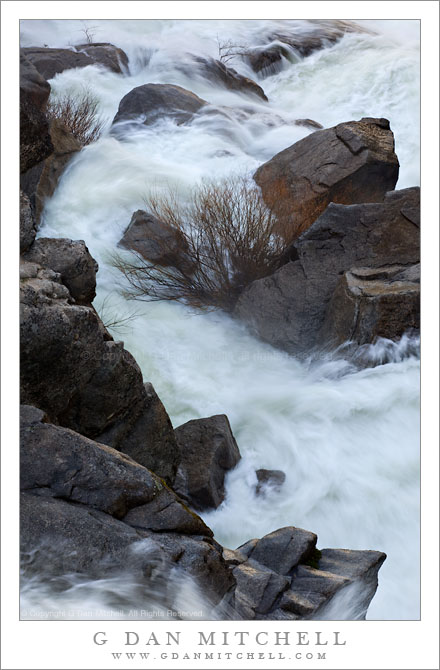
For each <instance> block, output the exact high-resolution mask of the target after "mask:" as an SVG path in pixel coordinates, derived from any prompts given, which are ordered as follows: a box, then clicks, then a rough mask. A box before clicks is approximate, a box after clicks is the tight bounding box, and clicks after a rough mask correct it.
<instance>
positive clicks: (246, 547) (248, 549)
mask: <svg viewBox="0 0 440 670" xmlns="http://www.w3.org/2000/svg"><path fill="white" fill-rule="evenodd" d="M257 542H259V539H258V538H257V537H255V538H253V539H252V540H248V541H247V542H245V543H244V544H242V545H240V546H239V547H237V549H236V550H235V551H237V552H239V553H240V554H242V555H243V556H246V558H249V556H250V555H251V553H252V551H253V550H254V549H255V547H256V545H257Z"/></svg>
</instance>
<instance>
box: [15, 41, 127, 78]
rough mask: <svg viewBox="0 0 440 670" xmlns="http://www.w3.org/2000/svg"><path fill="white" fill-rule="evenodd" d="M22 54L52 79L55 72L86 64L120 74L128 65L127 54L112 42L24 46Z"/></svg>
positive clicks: (85, 65) (42, 74) (40, 71)
mask: <svg viewBox="0 0 440 670" xmlns="http://www.w3.org/2000/svg"><path fill="white" fill-rule="evenodd" d="M21 52H22V54H23V55H24V56H25V57H26V58H27V59H28V60H29V61H30V62H31V63H32V64H33V65H34V66H35V68H36V69H37V70H38V72H39V73H40V75H41V76H42V77H43V78H44V79H46V80H47V79H53V78H54V77H55V75H56V74H60V73H61V72H64V70H71V69H73V68H78V67H87V66H88V65H97V64H98V65H103V66H104V67H105V68H106V69H108V70H111V71H112V72H117V73H119V74H121V73H122V72H123V71H124V70H125V69H126V68H127V67H128V58H127V54H126V53H125V52H124V51H123V50H122V49H119V48H118V47H115V46H114V45H113V44H108V43H105V42H97V43H91V44H79V45H76V46H75V47H72V48H71V49H51V48H49V47H26V48H23V49H21Z"/></svg>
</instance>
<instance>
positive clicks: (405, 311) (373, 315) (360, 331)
mask: <svg viewBox="0 0 440 670" xmlns="http://www.w3.org/2000/svg"><path fill="white" fill-rule="evenodd" d="M417 268H418V269H419V273H418V276H417V270H416V269H417ZM419 328H420V265H419V264H418V265H413V266H410V267H409V268H406V267H405V266H403V265H392V266H386V267H384V268H377V269H372V268H352V269H351V270H350V271H347V272H345V273H344V275H343V276H342V277H341V279H340V280H339V283H338V285H337V286H336V289H335V292H334V294H333V296H332V298H331V300H330V302H329V305H328V307H327V313H326V318H325V321H324V324H323V326H322V328H321V332H320V336H319V339H320V340H321V341H322V342H324V343H328V342H331V343H332V345H333V346H338V345H340V344H343V343H344V342H348V341H353V342H357V343H358V344H367V343H369V342H374V340H376V339H377V338H379V337H383V338H387V339H390V340H396V339H399V338H400V337H402V335H403V334H404V333H406V332H412V331H415V330H418V329H419Z"/></svg>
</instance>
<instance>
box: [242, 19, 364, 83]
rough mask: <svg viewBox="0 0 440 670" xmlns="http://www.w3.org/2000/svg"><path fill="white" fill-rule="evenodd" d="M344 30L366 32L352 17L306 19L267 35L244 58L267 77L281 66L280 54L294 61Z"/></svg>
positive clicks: (334, 38) (325, 43)
mask: <svg viewBox="0 0 440 670" xmlns="http://www.w3.org/2000/svg"><path fill="white" fill-rule="evenodd" d="M346 33H370V34H371V31H369V30H367V29H365V28H363V27H361V26H359V25H358V24H356V23H354V22H353V21H340V20H331V19H330V20H322V19H321V20H309V21H308V22H307V23H306V22H304V21H303V22H302V25H301V28H300V29H297V30H295V28H292V29H291V30H287V29H284V30H283V31H276V32H273V33H271V34H270V35H268V36H267V39H266V44H264V45H261V46H259V47H257V48H253V49H247V50H245V53H244V58H245V60H246V61H247V62H248V63H249V65H250V66H251V68H252V69H253V70H254V72H258V73H259V75H260V77H267V76H269V75H272V74H275V73H276V72H279V71H280V70H281V69H282V60H283V57H284V58H285V59H287V60H290V61H294V60H295V59H298V58H299V57H303V58H304V57H306V56H309V55H310V54H312V53H313V52H314V51H317V50H319V49H323V48H324V47H327V46H329V45H331V44H335V43H336V42H338V41H339V40H340V39H342V37H343V36H344V35H345V34H346Z"/></svg>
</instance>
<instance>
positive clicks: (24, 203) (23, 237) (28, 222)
mask: <svg viewBox="0 0 440 670" xmlns="http://www.w3.org/2000/svg"><path fill="white" fill-rule="evenodd" d="M36 234H37V226H36V223H35V218H34V215H33V212H32V209H31V203H30V200H29V198H28V197H27V195H26V193H23V191H21V190H20V253H24V252H25V251H27V250H28V249H29V247H30V246H31V245H32V243H33V241H34V240H35V236H36Z"/></svg>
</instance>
